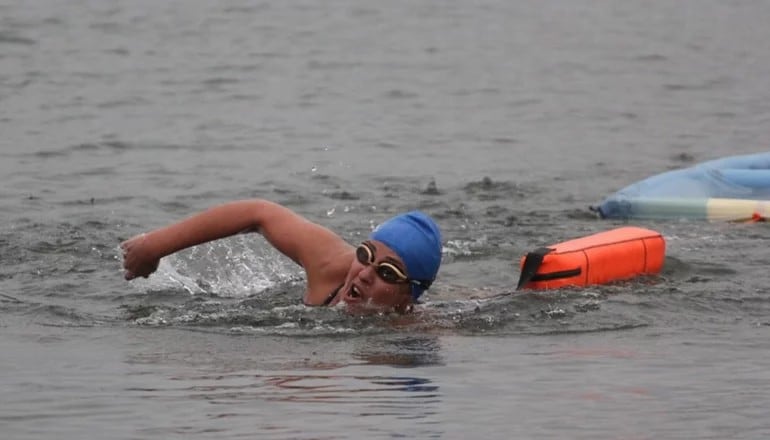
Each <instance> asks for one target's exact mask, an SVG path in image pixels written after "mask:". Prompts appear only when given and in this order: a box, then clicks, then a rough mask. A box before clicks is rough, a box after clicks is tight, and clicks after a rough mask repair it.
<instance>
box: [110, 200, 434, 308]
mask: <svg viewBox="0 0 770 440" xmlns="http://www.w3.org/2000/svg"><path fill="white" fill-rule="evenodd" d="M245 232H258V233H260V234H262V235H263V236H264V237H265V238H266V239H267V241H268V242H269V243H270V244H271V245H273V246H274V247H275V248H276V249H277V250H278V251H280V252H281V253H283V254H284V255H286V256H287V257H289V258H291V259H292V260H293V261H294V262H295V263H297V264H299V265H300V266H302V268H303V269H304V270H305V274H306V277H307V290H306V292H305V297H304V302H305V304H307V305H317V306H322V305H335V304H338V303H340V302H343V303H344V304H345V305H346V306H347V309H348V311H350V312H353V313H370V312H388V311H396V312H400V313H404V312H407V311H409V310H410V309H411V307H412V305H413V304H414V302H415V301H416V300H417V299H418V298H419V297H420V295H422V293H423V292H424V291H425V290H426V289H428V287H430V285H431V283H432V282H433V280H434V279H435V278H436V273H437V272H438V269H439V266H440V265H441V233H440V231H439V228H438V226H437V225H436V223H435V222H434V221H433V219H431V218H430V217H429V216H428V215H426V214H424V213H422V212H419V211H411V212H407V213H405V214H400V215H397V216H395V217H393V218H391V219H389V220H387V221H386V222H385V223H382V224H381V225H379V226H378V227H377V228H376V229H375V230H374V231H373V232H372V233H371V235H370V236H369V239H368V240H366V241H364V242H362V243H361V244H359V245H358V246H357V247H355V246H352V245H351V244H349V243H347V242H346V241H345V240H343V239H342V237H340V236H339V235H337V234H335V233H334V232H332V231H331V230H329V229H327V228H325V227H323V226H321V225H319V224H316V223H313V222H311V221H309V220H307V219H305V218H304V217H302V216H300V215H299V214H297V213H295V212H294V211H292V210H290V209H288V208H286V207H284V206H281V205H279V204H276V203H273V202H270V201H267V200H262V199H254V200H242V201H236V202H231V203H226V204H223V205H219V206H216V207H213V208H210V209H208V210H206V211H204V212H201V213H199V214H196V215H194V216H192V217H189V218H187V219H185V220H182V221H180V222H178V223H174V224H172V225H169V226H166V227H163V228H160V229H156V230H154V231H151V232H147V233H144V234H139V235H137V236H135V237H133V238H131V239H129V240H126V241H124V242H123V243H121V248H122V249H123V267H124V269H125V278H126V279H127V280H131V279H133V278H136V277H145V278H147V277H148V276H149V275H150V274H152V273H153V272H155V271H156V270H157V268H158V263H159V262H160V259H161V258H163V257H165V256H167V255H170V254H173V253H174V252H177V251H180V250H182V249H185V248H188V247H191V246H195V245H198V244H201V243H206V242H209V241H212V240H217V239H220V238H224V237H229V236H231V235H235V234H238V233H245Z"/></svg>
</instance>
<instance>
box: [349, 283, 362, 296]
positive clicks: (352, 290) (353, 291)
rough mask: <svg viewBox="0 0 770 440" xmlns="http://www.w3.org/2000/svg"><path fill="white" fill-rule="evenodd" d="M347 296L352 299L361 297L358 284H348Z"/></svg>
mask: <svg viewBox="0 0 770 440" xmlns="http://www.w3.org/2000/svg"><path fill="white" fill-rule="evenodd" d="M348 296H349V297H350V298H353V299H361V298H362V296H363V295H362V294H361V291H360V290H359V289H358V286H356V285H355V284H353V285H352V286H350V291H349V292H348Z"/></svg>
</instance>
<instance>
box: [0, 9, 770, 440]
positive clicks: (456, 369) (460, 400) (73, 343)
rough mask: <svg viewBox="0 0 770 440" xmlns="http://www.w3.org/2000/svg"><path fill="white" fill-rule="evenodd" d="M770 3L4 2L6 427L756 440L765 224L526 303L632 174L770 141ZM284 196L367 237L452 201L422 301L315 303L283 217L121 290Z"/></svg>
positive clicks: (720, 234) (670, 243) (767, 426)
mask: <svg viewBox="0 0 770 440" xmlns="http://www.w3.org/2000/svg"><path fill="white" fill-rule="evenodd" d="M768 21H770V4H769V3H767V2H763V1H742V2H723V1H695V0H687V1H677V2H668V1H645V2H642V1H627V2H611V1H573V0H570V1H566V0H553V1H519V2H505V1H498V0H489V1H478V2H446V1H444V2H438V1H425V2H413V1H392V2H385V3H383V2H370V1H350V0H335V1H328V2H315V1H287V2H247V1H238V2H205V1H164V2H154V1H111V2H99V1H85V0H83V1H75V0H73V1H66V2H62V1H50V0H40V1H35V2H25V1H20V0H17V1H14V0H0V133H1V134H2V136H0V176H2V183H3V185H2V186H1V187H0V209H1V210H2V213H3V214H2V219H3V222H2V224H0V250H2V252H0V431H1V432H2V438H8V439H54V438H55V439H82V438H101V439H134V438H135V439H147V438H163V439H169V438H212V439H213V438H216V439H231V438H275V439H279V438H280V439H288V438H291V439H304V438H307V439H310V438H314V439H315V438H324V439H341V438H355V439H359V438H394V437H398V438H401V437H406V438H448V439H455V438H456V439H463V438H501V439H503V438H505V439H509V438H543V439H551V438H569V439H591V440H596V439H660V438H666V439H693V438H698V439H725V438H730V439H758V438H766V437H767V436H768V435H770V422H768V421H767V418H766V413H767V410H768V408H770V398H769V397H768V396H770V385H768V383H770V382H769V381H768V379H770V375H769V374H768V373H767V371H768V367H770V357H768V355H767V351H768V348H770V344H768V342H767V340H768V336H770V330H768V329H769V328H770V327H768V325H769V324H770V320H769V319H768V312H770V298H769V297H768V289H767V285H768V282H769V281H770V276H768V272H767V264H768V258H767V255H768V254H767V243H768V240H769V239H770V229H768V228H767V226H766V225H765V224H761V223H760V224H721V223H702V222H693V221H684V220H683V221H667V222H655V221H647V222H640V223H634V225H636V226H641V227H647V228H651V229H655V230H658V231H660V232H661V233H662V234H663V235H664V237H665V238H666V241H667V260H666V265H665V268H664V270H663V273H662V274H660V276H655V277H648V278H643V279H639V280H634V281H630V282H622V283H617V284H613V285H609V286H600V287H589V288H584V289H564V290H560V291H551V292H526V293H521V292H518V293H516V292H514V288H515V285H516V282H517V279H518V274H519V270H518V261H519V258H520V257H521V256H522V255H524V254H526V252H528V251H530V250H533V249H534V248H536V247H539V246H542V245H546V244H551V243H556V242H560V241H563V240H567V239H570V238H575V237H579V236H583V235H587V234H591V233H594V232H599V231H603V230H607V229H610V228H613V227H616V226H620V225H623V223H621V222H606V221H600V220H598V219H597V218H596V217H595V216H594V215H593V213H591V212H590V211H589V209H588V207H589V206H590V205H593V204H597V203H598V202H600V201H601V199H603V198H604V197H605V196H606V195H608V194H610V193H611V192H614V191H616V190H618V189H620V188H622V187H624V186H626V185H627V184H629V183H632V182H633V181H636V180H639V179H642V178H645V177H647V176H650V175H653V174H656V173H659V172H663V171H667V170H669V169H674V168H679V167H683V166H689V165H692V164H694V163H698V162H701V161H705V160H709V159H714V158H718V157H723V156H728V155H733V154H742V153H753V152H758V151H767V150H768V149H769V148H770V144H769V143H768V139H770V129H769V128H768V127H770V46H768V45H767V41H770V28H769V27H768V26H767V23H768ZM251 197H264V198H268V199H271V200H274V201H277V202H280V203H283V204H285V205H287V206H289V207H291V208H292V209H295V210H297V211H298V212H300V213H301V214H303V215H305V216H307V217H308V218H309V219H311V220H313V221H316V222H319V223H322V224H324V225H327V226H328V227H330V228H332V229H334V230H335V231H338V232H339V233H340V234H341V235H342V236H344V237H345V238H346V239H348V240H350V241H351V242H353V243H355V242H357V241H360V240H361V239H363V238H364V237H366V235H367V234H368V233H369V232H370V231H371V229H372V228H373V227H374V226H375V225H376V224H378V223H379V222H381V221H383V220H385V219H386V218H388V217H389V216H391V215H393V214H396V213H398V212H401V211H404V210H407V209H422V210H424V211H426V212H428V213H429V214H431V215H433V216H434V217H435V218H436V219H437V220H438V222H439V223H440V225H441V228H442V231H443V235H444V256H443V258H444V264H443V266H442V269H441V272H440V274H439V280H438V281H437V282H436V284H435V286H434V288H432V289H431V290H432V292H430V294H429V295H427V297H426V298H425V301H424V302H423V304H421V305H420V306H419V307H418V308H417V311H416V313H415V314H413V315H412V316H408V317H392V316H375V317H354V316H347V315H346V314H345V313H343V312H342V311H340V310H337V309H319V308H308V307H304V306H302V305H301V296H302V292H303V285H304V278H303V274H302V272H301V271H300V270H299V268H297V267H296V266H294V265H293V264H292V263H291V262H290V261H289V260H288V259H286V258H285V257H283V256H282V255H280V254H278V253H277V252H276V251H274V250H272V249H271V248H270V247H269V246H268V245H267V244H266V243H265V241H264V240H263V239H262V238H260V237H259V236H256V235H251V236H238V237H233V238H230V239H226V240H222V241H219V242H216V243H212V244H207V245H203V246H199V247H197V248H194V249H189V250H186V251H183V252H180V253H179V254H176V255H173V256H171V257H168V258H166V259H164V260H163V261H162V264H161V266H160V269H159V271H158V272H157V273H156V274H155V275H153V276H152V277H151V278H149V279H148V280H137V281H134V282H132V283H127V282H125V281H124V280H123V278H122V271H121V261H120V252H119V249H118V244H119V243H120V241H121V240H124V239H126V238H128V237H130V236H132V235H134V234H137V233H140V232H143V231H146V230H149V229H152V228H156V227H159V226H162V225H164V224H167V223H168V222H171V221H174V220H178V219H181V218H183V217H186V216H188V215H191V214H193V213H195V212H198V211H200V210H203V209H205V208H207V207H209V206H212V205H215V204H219V203H224V202H227V201H230V200H235V199H242V198H251Z"/></svg>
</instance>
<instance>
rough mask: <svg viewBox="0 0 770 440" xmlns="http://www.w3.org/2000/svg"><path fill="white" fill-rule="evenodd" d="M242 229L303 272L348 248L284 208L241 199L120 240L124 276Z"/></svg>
mask: <svg viewBox="0 0 770 440" xmlns="http://www.w3.org/2000/svg"><path fill="white" fill-rule="evenodd" d="M242 232H260V233H261V234H262V235H263V236H264V237H265V238H266V239H267V240H268V242H270V244H272V245H273V246H274V247H275V248H276V249H278V250H279V251H280V252H282V253H283V254H285V255H286V256H288V257H289V258H291V259H292V260H294V261H295V262H297V263H298V264H300V265H302V266H303V267H304V268H305V270H306V271H308V272H309V271H310V270H311V269H312V268H317V267H319V265H322V264H323V262H324V261H328V260H329V258H330V256H333V255H335V253H342V252H344V251H345V250H346V249H348V248H349V245H348V244H347V243H345V242H344V240H342V238H340V237H339V236H338V235H336V234H334V233H333V232H331V231H330V230H328V229H326V228H324V227H323V226H320V225H318V224H316V223H312V222H310V221H308V220H307V219H305V218H303V217H301V216H300V215H298V214H297V213H295V212H293V211H291V210H290V209H288V208H286V207H283V206H281V205H278V204H276V203H273V202H269V201H267V200H261V199H255V200H243V201H238V202H231V203H226V204H223V205H219V206H216V207H213V208H210V209H208V210H206V211H204V212H202V213H199V214H196V215H194V216H192V217H189V218H187V219H185V220H182V221H180V222H178V223H174V224H172V225H169V226H166V227H163V228H160V229H156V230H154V231H151V232H148V233H146V234H140V235H137V236H135V237H133V238H131V239H129V240H126V241H125V242H123V243H122V244H121V247H122V248H123V267H124V268H125V270H126V272H125V277H126V279H127V280H130V279H133V278H136V277H140V276H141V277H147V276H149V275H150V274H151V273H153V272H155V270H156V269H157V267H158V262H159V261H160V259H161V258H163V257H165V256H167V255H170V254H173V253H174V252H177V251H180V250H182V249H185V248H188V247H191V246H195V245H198V244H201V243H206V242H209V241H212V240H217V239H220V238H224V237H229V236H231V235H235V234H238V233H242Z"/></svg>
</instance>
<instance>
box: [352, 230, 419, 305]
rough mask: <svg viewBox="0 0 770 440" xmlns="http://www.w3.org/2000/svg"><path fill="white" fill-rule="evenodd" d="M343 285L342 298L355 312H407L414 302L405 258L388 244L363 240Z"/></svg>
mask: <svg viewBox="0 0 770 440" xmlns="http://www.w3.org/2000/svg"><path fill="white" fill-rule="evenodd" d="M361 246H362V247H363V248H359V249H358V252H357V253H356V254H357V255H356V258H354V259H353V263H352V264H351V265H350V270H348V276H347V278H346V279H345V284H344V285H343V286H342V289H341V293H342V296H341V297H340V301H343V302H345V304H346V305H347V308H348V311H351V312H354V313H378V312H392V311H396V312H400V313H403V312H405V311H406V310H407V309H408V308H409V306H410V305H411V304H412V295H411V285H410V284H409V283H408V282H407V281H406V280H405V277H406V276H408V273H407V271H406V266H405V265H404V263H403V261H401V259H400V258H399V257H398V255H396V253H395V252H393V251H392V250H391V249H390V248H389V247H387V246H386V245H385V244H383V243H380V242H379V241H375V240H368V241H365V242H364V243H363V244H361Z"/></svg>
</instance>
